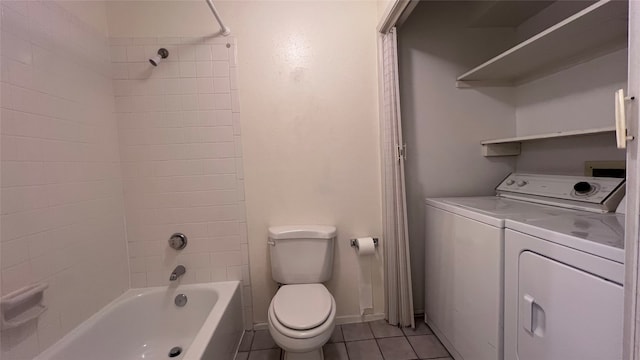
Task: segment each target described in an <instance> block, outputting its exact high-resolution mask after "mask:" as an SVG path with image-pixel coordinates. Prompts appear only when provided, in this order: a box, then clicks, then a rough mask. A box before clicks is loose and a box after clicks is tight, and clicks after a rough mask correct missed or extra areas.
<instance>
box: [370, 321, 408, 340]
mask: <svg viewBox="0 0 640 360" xmlns="http://www.w3.org/2000/svg"><path fill="white" fill-rule="evenodd" d="M369 326H371V331H372V332H373V336H375V337H376V338H386V337H392V336H404V334H403V333H402V330H401V329H400V328H399V327H397V326H393V325H389V323H388V322H387V321H386V320H378V321H373V322H370V323H369Z"/></svg>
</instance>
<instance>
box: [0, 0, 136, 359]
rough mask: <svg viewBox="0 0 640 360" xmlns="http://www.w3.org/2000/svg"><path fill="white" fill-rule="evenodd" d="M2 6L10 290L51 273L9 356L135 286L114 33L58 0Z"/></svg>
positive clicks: (31, 352) (4, 349) (9, 343)
mask: <svg viewBox="0 0 640 360" xmlns="http://www.w3.org/2000/svg"><path fill="white" fill-rule="evenodd" d="M0 9H1V11H2V25H1V33H2V35H1V36H2V40H1V42H2V46H1V55H2V58H1V59H0V62H1V63H2V76H1V82H2V97H1V106H2V110H1V111H2V123H1V126H0V132H1V133H2V139H1V143H2V148H1V153H2V164H1V165H2V171H1V172H2V176H1V204H0V207H1V224H0V227H1V242H0V246H1V249H0V253H1V254H2V255H1V259H0V265H1V275H2V289H1V290H2V291H1V293H2V294H3V295H6V294H7V293H9V292H12V291H14V290H16V289H19V288H21V287H24V286H26V285H29V284H31V283H36V282H46V283H48V284H49V288H48V289H47V290H46V292H45V303H46V305H47V306H48V311H47V312H46V313H44V315H43V316H41V317H40V319H39V321H38V322H37V324H35V323H31V324H29V325H28V326H26V327H22V328H19V329H18V330H5V331H2V346H1V351H0V352H1V353H0V358H2V359H3V360H10V359H31V358H33V356H35V355H36V354H38V353H39V352H40V351H42V350H43V349H45V348H47V347H48V346H49V345H51V344H52V343H53V342H55V341H57V340H58V339H60V338H61V337H62V336H63V335H65V334H66V333H67V332H69V330H71V329H72V328H74V327H75V326H77V325H78V324H79V323H80V322H82V321H84V320H85V319H86V318H88V317H89V316H90V315H92V314H93V313H95V312H96V311H97V310H98V309H100V308H101V307H103V306H104V305H106V304H107V303H108V302H110V301H111V300H113V299H114V298H116V297H117V296H118V295H120V294H121V293H122V292H124V291H125V290H126V289H128V286H129V274H128V264H127V253H126V243H125V230H124V205H123V196H122V179H121V169H120V162H119V155H118V151H119V149H118V139H117V124H116V118H115V114H114V98H113V89H112V82H111V74H110V70H111V69H110V65H111V64H110V62H109V44H108V41H107V39H106V38H105V37H104V36H102V35H101V34H98V33H96V32H94V30H93V29H92V28H89V27H88V26H86V25H85V24H84V23H82V22H81V21H80V20H78V19H77V18H75V17H73V16H72V15H71V14H69V13H68V12H66V11H65V10H63V9H62V8H60V7H59V6H58V5H56V4H55V3H54V2H40V1H20V2H10V1H2V2H1V6H0Z"/></svg>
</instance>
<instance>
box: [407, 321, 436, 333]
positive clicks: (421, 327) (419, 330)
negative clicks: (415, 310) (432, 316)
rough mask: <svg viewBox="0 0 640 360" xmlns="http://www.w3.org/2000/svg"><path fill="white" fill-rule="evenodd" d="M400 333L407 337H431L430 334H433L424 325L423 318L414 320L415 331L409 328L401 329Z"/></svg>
mask: <svg viewBox="0 0 640 360" xmlns="http://www.w3.org/2000/svg"><path fill="white" fill-rule="evenodd" d="M402 331H403V332H404V334H405V335H407V336H414V335H431V334H433V332H432V331H431V329H429V327H428V326H427V324H425V323H424V318H416V328H415V329H412V328H410V327H405V328H402Z"/></svg>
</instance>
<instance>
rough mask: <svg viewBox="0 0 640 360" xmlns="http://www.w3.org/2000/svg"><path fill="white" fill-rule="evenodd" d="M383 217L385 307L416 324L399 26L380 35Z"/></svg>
mask: <svg viewBox="0 0 640 360" xmlns="http://www.w3.org/2000/svg"><path fill="white" fill-rule="evenodd" d="M379 49H380V54H379V57H380V59H379V63H380V65H381V66H380V68H381V72H382V73H381V82H380V85H381V87H382V93H381V96H382V116H380V134H381V142H380V143H381V147H382V149H381V150H382V151H381V154H382V216H383V236H384V238H383V242H384V253H385V257H384V266H385V275H386V276H385V291H386V292H385V307H386V309H385V310H386V311H385V313H386V316H387V320H388V321H389V324H392V325H399V326H411V327H415V323H414V319H413V294H412V289H411V264H410V260H409V236H408V230H407V205H406V194H405V182H404V160H405V155H406V154H405V146H404V144H403V142H402V126H401V122H400V96H399V84H398V50H397V36H396V28H395V27H394V28H392V29H391V30H390V31H389V32H388V33H386V34H381V35H380V42H379Z"/></svg>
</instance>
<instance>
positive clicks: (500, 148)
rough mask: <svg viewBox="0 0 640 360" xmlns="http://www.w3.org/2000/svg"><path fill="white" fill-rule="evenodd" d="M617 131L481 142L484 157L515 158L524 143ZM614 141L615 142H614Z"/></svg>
mask: <svg viewBox="0 0 640 360" xmlns="http://www.w3.org/2000/svg"><path fill="white" fill-rule="evenodd" d="M615 131H616V128H615V127H614V126H609V127H604V128H597V129H585V130H572V131H559V132H554V133H549V134H540V135H527V136H517V137H512V138H503V139H493V140H485V141H482V142H480V144H481V145H482V155H483V156H487V157H489V156H513V155H520V147H521V143H522V142H524V141H535V140H544V139H554V138H562V137H571V136H583V135H596V134H604V133H609V132H610V133H613V132H615ZM612 141H613V140H612Z"/></svg>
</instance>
